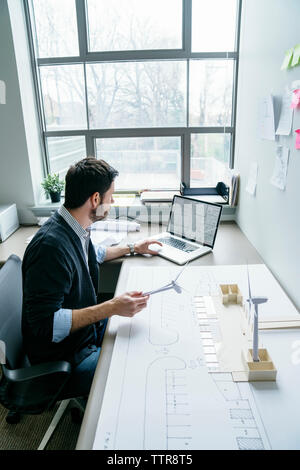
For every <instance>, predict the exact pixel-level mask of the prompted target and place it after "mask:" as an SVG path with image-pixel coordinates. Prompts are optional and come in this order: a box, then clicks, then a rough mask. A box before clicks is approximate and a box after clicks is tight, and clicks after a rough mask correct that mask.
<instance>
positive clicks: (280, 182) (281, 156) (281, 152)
mask: <svg viewBox="0 0 300 470" xmlns="http://www.w3.org/2000/svg"><path fill="white" fill-rule="evenodd" d="M289 152H290V149H288V148H287V147H283V146H282V145H278V147H277V149H276V158H275V165H274V170H273V175H272V177H271V180H270V182H271V184H272V185H273V186H276V188H279V189H281V190H282V191H284V190H285V187H286V177H287V169H288V162H289Z"/></svg>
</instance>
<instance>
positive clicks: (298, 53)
mask: <svg viewBox="0 0 300 470" xmlns="http://www.w3.org/2000/svg"><path fill="white" fill-rule="evenodd" d="M299 64H300V44H297V46H295V47H294V53H293V60H292V64H291V66H292V67H295V66H296V65H299Z"/></svg>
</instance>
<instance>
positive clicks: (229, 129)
mask: <svg viewBox="0 0 300 470" xmlns="http://www.w3.org/2000/svg"><path fill="white" fill-rule="evenodd" d="M236 3H237V10H236V32H235V50H234V51H220V52H192V49H191V46H192V0H182V48H181V49H157V50H136V51H131V50H127V51H111V52H110V51H104V52H89V51H88V24H87V21H88V18H87V11H86V0H75V6H76V19H77V32H78V44H79V56H75V57H73V56H72V57H47V58H43V57H37V56H36V51H37V50H38V49H37V44H36V43H35V38H36V34H35V31H34V29H35V26H34V14H33V5H32V0H24V10H25V17H26V24H27V30H28V40H29V48H30V54H31V60H32V73H33V81H34V88H35V94H36V107H37V112H38V119H39V124H40V129H41V147H42V152H43V157H44V158H43V166H44V174H45V176H46V174H48V173H49V172H50V162H49V155H48V150H47V143H46V139H47V138H48V137H68V136H84V137H85V143H86V155H90V156H96V138H102V139H104V138H114V137H115V138H118V137H160V136H166V137H168V136H170V137H172V136H178V137H180V138H181V180H182V182H183V183H185V185H186V187H188V188H189V187H190V162H191V135H192V134H197V133H199V134H201V133H203V134H209V133H215V134H218V133H221V134H223V133H229V134H230V135H231V139H230V141H231V146H230V160H229V168H230V169H232V168H233V167H234V148H235V128H236V109H237V85H238V65H239V45H240V28H241V10H242V0H236ZM31 19H32V21H31ZM193 59H199V60H201V59H202V60H205V59H216V60H217V59H233V90H232V113H231V125H230V126H224V127H221V126H220V127H219V126H218V127H211V126H205V127H202V126H201V127H189V69H190V61H191V60H193ZM153 60H166V61H167V60H183V61H185V62H186V66H187V87H186V113H187V116H186V124H187V125H186V127H151V128H118V129H90V127H89V119H88V99H87V81H86V64H91V63H97V62H98V63H99V62H128V61H153ZM68 64H82V65H83V70H84V88H85V98H86V115H87V129H82V130H57V131H47V130H46V125H45V113H44V107H43V97H42V88H41V80H40V72H39V71H40V67H43V66H49V65H50V66H51V65H68ZM149 189H151V188H149ZM162 189H164V188H162ZM174 189H178V188H174ZM138 191H139V190H138V189H137V188H132V191H130V192H138ZM120 192H122V193H124V192H129V191H122V190H120Z"/></svg>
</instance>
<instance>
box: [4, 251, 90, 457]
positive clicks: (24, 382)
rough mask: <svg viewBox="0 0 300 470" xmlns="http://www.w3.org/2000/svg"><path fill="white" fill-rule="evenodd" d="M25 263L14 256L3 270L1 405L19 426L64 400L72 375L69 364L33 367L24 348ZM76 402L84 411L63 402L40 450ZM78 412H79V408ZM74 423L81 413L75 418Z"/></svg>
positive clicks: (67, 402) (49, 363)
mask: <svg viewBox="0 0 300 470" xmlns="http://www.w3.org/2000/svg"><path fill="white" fill-rule="evenodd" d="M21 264H22V263H21V260H20V258H18V257H17V256H16V255H11V256H10V257H9V258H8V260H7V261H6V263H5V264H4V266H3V267H2V268H1V269H0V368H1V371H2V376H0V403H1V404H2V405H3V406H4V407H5V408H6V409H7V410H9V413H8V415H7V417H6V421H7V423H9V424H16V423H18V422H19V420H20V415H21V414H41V413H43V412H44V411H46V410H49V409H51V408H52V407H53V406H54V405H55V403H56V402H57V401H58V397H60V398H59V400H61V399H62V398H63V388H64V385H65V384H66V382H67V380H68V379H69V377H70V375H71V364H70V363H69V362H66V361H55V362H47V363H43V364H38V365H33V366H31V365H30V363H29V361H28V358H27V357H26V355H25V354H24V351H23V347H22V332H21V316H22V297H23V296H22V270H21ZM72 400H75V403H76V405H77V406H78V407H79V408H80V409H81V410H83V411H84V408H83V406H82V404H81V403H80V401H77V400H76V399H75V398H74V399H70V398H68V399H66V400H62V401H61V403H60V405H59V408H58V410H57V412H56V414H55V416H54V417H53V419H52V422H51V424H50V426H49V428H48V430H47V432H46V434H45V436H44V438H43V440H42V441H41V444H40V446H39V448H38V450H42V449H44V448H45V447H46V445H47V443H48V441H49V439H50V437H51V435H52V433H53V432H54V430H55V428H56V427H57V425H58V423H59V420H60V418H61V417H62V416H63V414H64V412H65V410H66V408H67V407H68V405H69V404H70V402H71V401H72ZM76 410H77V411H78V408H76ZM72 417H73V418H74V421H76V417H77V418H78V413H76V412H74V415H73V416H72Z"/></svg>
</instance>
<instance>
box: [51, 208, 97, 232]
mask: <svg viewBox="0 0 300 470" xmlns="http://www.w3.org/2000/svg"><path fill="white" fill-rule="evenodd" d="M58 213H59V215H61V217H62V218H63V219H64V220H65V221H66V222H67V224H68V225H69V226H70V227H71V228H72V229H73V230H74V232H75V233H76V235H77V236H78V237H79V238H80V239H84V240H86V239H87V238H89V232H88V231H87V230H85V229H84V228H83V227H82V226H81V225H80V223H79V222H77V220H76V219H75V218H74V217H73V216H72V215H71V214H70V212H69V211H68V210H67V209H66V208H65V206H64V205H62V206H60V208H59V209H58Z"/></svg>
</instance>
